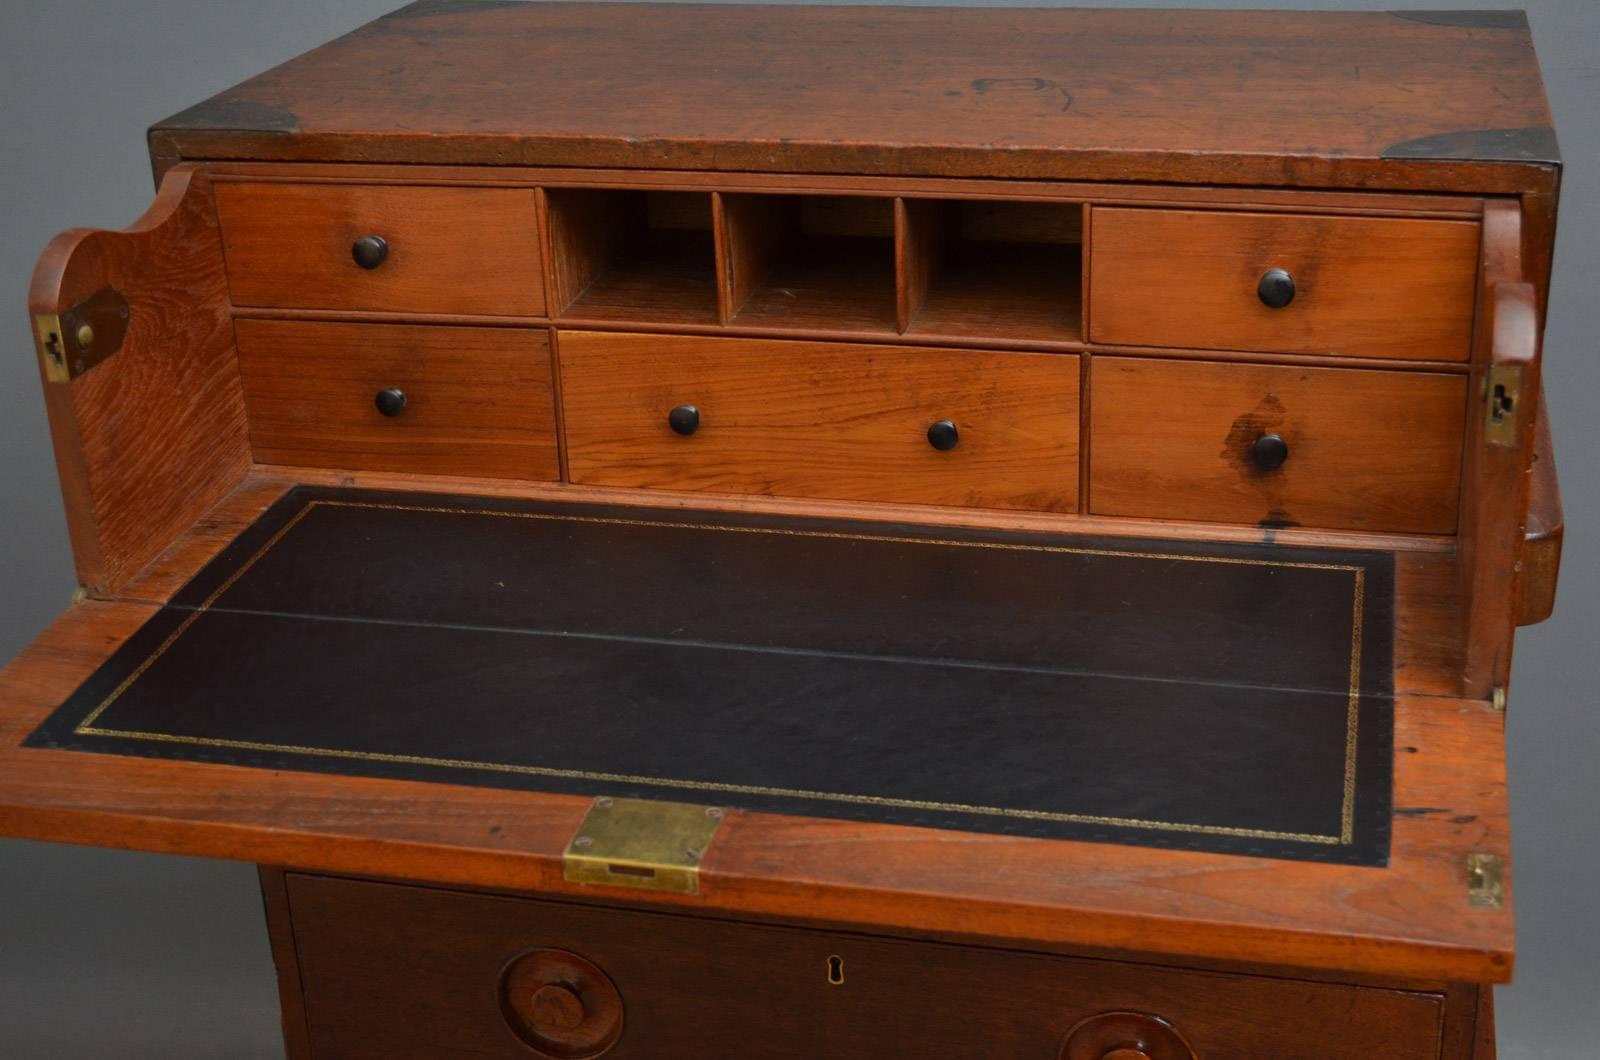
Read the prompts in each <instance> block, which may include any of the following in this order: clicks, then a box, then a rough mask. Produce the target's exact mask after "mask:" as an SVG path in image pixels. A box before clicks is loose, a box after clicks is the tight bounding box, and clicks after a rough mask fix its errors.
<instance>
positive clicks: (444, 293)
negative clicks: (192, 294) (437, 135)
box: [217, 182, 544, 316]
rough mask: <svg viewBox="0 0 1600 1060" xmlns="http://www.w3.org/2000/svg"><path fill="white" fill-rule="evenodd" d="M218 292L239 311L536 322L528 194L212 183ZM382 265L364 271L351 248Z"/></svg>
mask: <svg viewBox="0 0 1600 1060" xmlns="http://www.w3.org/2000/svg"><path fill="white" fill-rule="evenodd" d="M217 214H218V216H219V217H220V218H221V219H222V235H223V241H224V244H225V246H226V249H227V259H228V285H229V289H230V291H231V292H232V296H233V301H234V303H235V304H237V305H242V306H271V307H279V308H302V309H372V310H395V311H399V312H411V313H486V314H491V315H504V316H516V315H519V314H529V315H539V314H542V313H543V312H544V279H543V273H542V272H541V268H540V254H539V232H538V225H537V219H536V216H535V211H534V193H533V189H531V188H520V189H517V188H493V189H491V188H428V187H422V188H418V187H410V188H408V187H395V186H389V185H376V184H332V185H330V184H314V185H302V184H278V183H271V184H255V183H227V182H223V183H219V185H218V187H217ZM367 236H378V237H380V238H382V239H383V240H384V241H385V242H387V243H388V246H389V251H388V257H387V258H386V259H385V260H384V262H383V263H382V264H381V265H379V266H378V267H377V268H374V269H364V268H362V267H361V266H359V265H357V264H356V262H355V259H354V258H353V257H352V256H351V246H352V244H354V242H355V241H356V240H358V239H362V238H365V237H367Z"/></svg>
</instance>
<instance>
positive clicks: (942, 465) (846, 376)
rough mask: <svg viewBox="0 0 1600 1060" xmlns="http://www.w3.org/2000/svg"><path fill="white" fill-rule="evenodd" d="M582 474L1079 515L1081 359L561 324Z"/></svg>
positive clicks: (573, 460)
mask: <svg viewBox="0 0 1600 1060" xmlns="http://www.w3.org/2000/svg"><path fill="white" fill-rule="evenodd" d="M557 341H558V344H559V347H560V362H561V393H562V407H563V409H564V411H565V427H566V437H567V462H568V466H569V468H570V470H571V474H572V480H573V481H574V482H580V483H590V484H596V485H607V486H639V487H655V488H661V489H678V490H710V491H716V492H730V493H757V494H771V495H778V496H793V497H826V498H832V499H839V500H864V501H900V502H909V503H922V504H949V505H962V506H966V507H974V508H1019V509H1036V510H1040V511H1054V512H1070V511H1075V510H1076V509H1077V504H1078V374H1079V370H1080V369H1079V361H1078V358H1077V357H1076V356H1072V355H1062V354H1040V353H992V352H985V351H975V350H949V349H928V348H917V347H895V346H871V345H852V344H842V343H826V342H790V341H773V340H762V339H720V338H698V337H694V336H687V335H637V334H611V333H602V332H582V331H563V332H561V333H560V334H559V336H558V340H557Z"/></svg>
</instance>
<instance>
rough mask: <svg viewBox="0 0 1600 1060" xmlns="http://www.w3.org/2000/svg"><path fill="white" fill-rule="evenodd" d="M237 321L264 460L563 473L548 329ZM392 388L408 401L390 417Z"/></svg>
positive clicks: (491, 473) (477, 472)
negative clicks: (382, 398)
mask: <svg viewBox="0 0 1600 1060" xmlns="http://www.w3.org/2000/svg"><path fill="white" fill-rule="evenodd" d="M235 326H236V332H237V334H238V341H239V368H240V371H241V373H242V374H243V376H244V398H245V412H246V415H247V417H248V418H249V421H250V441H251V445H252V446H253V447H254V449H255V458H256V460H257V461H259V462H261V463H266V464H298V465H307V466H316V467H333V468H349V469H352V470H363V471H409V472H418V473H433V474H442V475H472V476H483V477H491V478H519V479H556V478H559V477H560V471H559V467H558V464H557V458H556V428H555V398H554V395H553V389H552V387H551V383H550V376H551V365H550V340H549V337H548V334H547V333H546V332H545V331H543V330H540V331H531V330H526V329H521V328H449V327H425V326H408V325H400V324H329V323H313V322H306V321H289V320H239V321H236V325H235ZM390 388H395V389H398V390H400V391H401V393H402V394H404V397H405V401H404V407H403V408H402V409H400V410H399V412H398V414H397V415H392V416H386V415H384V414H383V413H382V412H380V411H379V410H378V407H377V396H378V393H379V391H384V390H388V389H390ZM391 411H392V409H391Z"/></svg>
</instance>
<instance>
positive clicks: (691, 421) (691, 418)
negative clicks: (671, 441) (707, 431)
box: [667, 405, 700, 438]
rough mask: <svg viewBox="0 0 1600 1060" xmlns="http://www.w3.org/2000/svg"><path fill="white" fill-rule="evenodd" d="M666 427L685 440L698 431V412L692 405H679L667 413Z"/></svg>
mask: <svg viewBox="0 0 1600 1060" xmlns="http://www.w3.org/2000/svg"><path fill="white" fill-rule="evenodd" d="M667 426H669V427H671V428H672V429H673V430H674V431H677V432H678V433H679V434H681V435H683V436H684V437H685V438H687V437H688V436H689V435H691V434H693V433H694V432H695V431H698V430H699V429H700V410H699V409H698V408H696V407H695V406H693V405H679V406H678V407H677V408H675V409H673V410H672V411H671V412H669V413H667Z"/></svg>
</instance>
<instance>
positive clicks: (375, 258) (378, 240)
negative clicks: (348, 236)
mask: <svg viewBox="0 0 1600 1060" xmlns="http://www.w3.org/2000/svg"><path fill="white" fill-rule="evenodd" d="M350 256H351V257H352V258H355V259H356V264H357V265H360V266H361V267H362V268H363V269H375V268H377V267H378V266H379V265H382V264H383V262H384V259H385V258H387V257H388V256H389V242H388V240H386V239H384V238H383V237H382V236H362V237H361V238H360V239H358V240H356V241H355V242H354V243H352V244H350Z"/></svg>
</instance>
